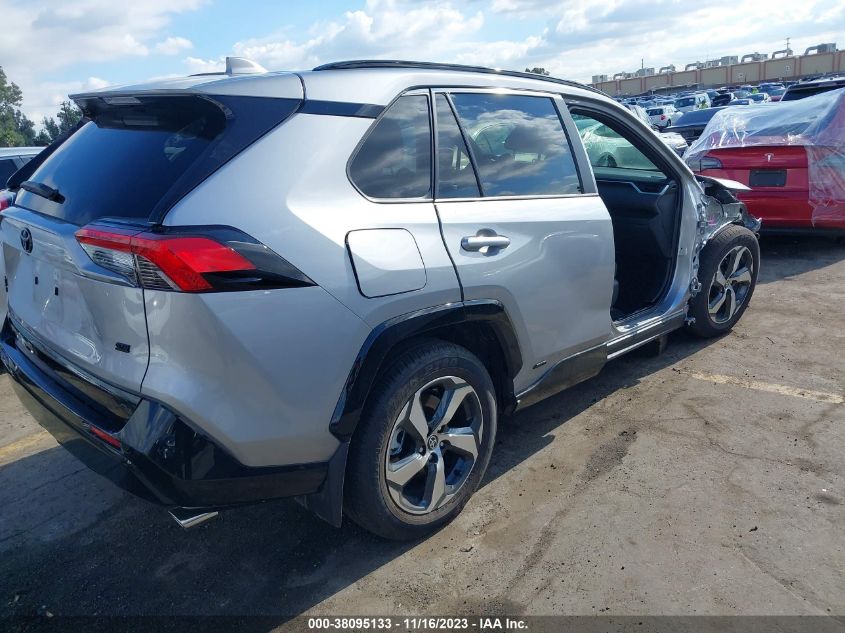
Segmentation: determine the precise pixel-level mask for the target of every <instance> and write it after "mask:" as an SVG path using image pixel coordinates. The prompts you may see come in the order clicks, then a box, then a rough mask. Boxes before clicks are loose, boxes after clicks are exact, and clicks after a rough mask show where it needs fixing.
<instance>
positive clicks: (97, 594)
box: [0, 333, 707, 630]
mask: <svg viewBox="0 0 845 633" xmlns="http://www.w3.org/2000/svg"><path fill="white" fill-rule="evenodd" d="M706 344H707V342H705V341H701V340H697V339H692V338H690V337H688V336H686V335H684V334H682V333H679V334H676V335H674V336H673V337H672V340H671V342H670V345H669V347H668V348H667V350H666V351H665V352H664V353H663V354H662V355H660V356H658V357H653V358H649V357H644V356H642V355H639V356H632V357H629V358H623V359H620V360H617V361H613V362H611V363H610V364H608V366H607V367H605V369H604V370H603V371H602V373H601V374H600V375H599V376H597V377H595V378H594V379H592V380H590V381H588V382H586V383H583V384H581V385H578V386H576V387H574V388H572V389H570V390H568V391H566V392H564V393H562V394H559V395H557V396H555V397H553V398H550V399H549V400H546V401H544V402H543V403H540V404H538V405H537V406H535V407H532V408H531V409H527V410H525V411H524V412H520V413H518V414H516V415H515V416H513V417H511V418H509V419H506V420H504V423H503V424H502V425H501V427H500V438H499V442H498V444H499V445H498V446H497V449H496V452H495V453H494V457H493V463H492V464H491V468H490V470H489V472H488V475H487V477H486V479H485V482H484V485H494V482H495V480H496V479H497V478H498V477H499V476H501V475H502V474H504V473H506V472H507V471H508V470H509V469H511V468H513V467H514V466H516V465H518V464H520V463H522V462H523V461H525V460H527V459H529V458H531V456H532V455H534V454H535V453H537V451H539V450H541V449H542V448H543V447H545V446H546V445H548V444H549V443H550V442H552V441H553V439H554V432H555V430H556V429H557V428H558V427H560V426H561V425H562V424H565V423H566V422H567V421H568V420H570V419H571V418H573V417H574V416H576V415H578V414H579V413H581V412H582V411H584V410H585V409H587V408H588V407H590V406H591V405H592V404H593V403H595V402H596V401H598V400H600V399H602V398H604V397H606V396H608V395H609V394H612V393H614V392H616V391H618V390H621V389H626V388H629V387H632V386H634V385H636V384H637V383H638V382H639V381H640V380H641V379H642V378H644V377H646V376H648V375H649V374H652V373H653V372H655V371H658V370H659V369H661V368H664V367H666V366H670V365H672V364H674V363H677V362H679V361H681V360H682V359H684V358H686V357H688V356H690V355H692V354H694V353H696V352H697V351H699V350H700V349H702V348H703V347H704V346H705V345H706ZM78 467H81V465H80V464H78V463H77V462H75V460H73V458H72V457H70V456H69V455H68V454H67V453H66V452H65V451H64V450H63V449H60V448H54V449H50V450H46V451H43V452H40V453H37V454H35V455H32V456H30V457H26V458H24V459H21V460H18V461H16V462H13V463H11V464H8V465H6V466H5V467H3V468H2V469H0V487H2V488H4V489H6V490H7V491H8V490H10V488H9V487H13V488H14V489H15V490H16V491H17V494H16V496H14V497H12V499H14V501H13V502H12V503H7V504H5V507H4V508H3V510H2V514H3V521H4V522H6V521H8V522H18V524H17V525H15V529H14V530H13V531H11V534H10V535H9V536H7V537H6V538H5V539H0V550H5V551H3V553H2V559H0V561H2V562H0V568H1V569H2V575H0V616H5V617H9V616H29V615H36V614H40V613H43V612H45V611H50V612H51V613H53V614H62V615H65V614H67V615H71V614H72V615H144V614H156V615H261V616H269V620H270V622H271V624H282V623H283V622H285V621H286V620H287V619H288V618H289V617H291V616H294V615H298V614H300V613H302V612H303V611H305V610H307V609H308V608H309V607H311V606H313V605H315V604H317V603H319V602H320V601H322V600H324V599H325V598H327V597H329V596H332V595H334V594H335V593H337V592H338V591H340V590H342V589H343V588H345V587H347V586H348V585H349V584H351V583H353V582H355V581H356V580H357V579H359V578H361V577H362V576H365V575H366V574H369V573H370V572H372V571H373V570H375V569H378V568H379V567H381V566H382V565H384V564H385V563H387V562H388V561H391V560H392V559H394V558H396V557H398V556H400V555H402V554H403V553H404V552H406V551H407V550H409V549H411V548H414V547H417V546H422V547H425V546H426V544H425V543H391V542H385V541H380V540H378V539H376V538H373V537H371V536H369V535H368V534H367V533H365V532H363V531H362V530H360V529H359V528H357V527H356V526H354V525H353V524H350V523H348V522H347V523H346V524H345V525H344V527H343V528H342V529H340V530H335V529H333V528H332V527H330V526H329V525H327V524H325V523H323V522H322V521H320V520H319V519H317V518H315V517H313V516H312V515H310V514H309V513H308V512H306V511H305V510H304V509H302V508H301V507H299V506H298V505H297V504H295V503H293V502H287V501H281V502H275V503H267V504H264V505H260V506H254V507H248V508H242V509H238V510H233V511H228V512H225V513H223V514H221V516H220V517H219V518H217V519H215V520H213V521H210V522H208V523H206V524H203V525H201V526H199V527H197V528H194V529H192V530H190V531H183V530H182V529H181V528H179V527H178V526H177V525H176V524H175V523H174V522H173V521H172V520H171V519H170V518H169V517H168V516H167V514H166V513H165V512H164V511H163V510H161V509H159V508H155V507H152V506H149V505H146V504H145V503H144V502H142V501H139V500H136V499H135V498H133V497H131V496H129V495H127V494H124V493H119V492H115V491H112V489H111V488H108V487H101V486H102V485H104V484H103V483H102V482H101V480H100V479H99V478H98V477H97V476H96V475H94V474H92V473H89V472H88V471H87V470H83V469H82V468H78ZM56 470H59V471H61V470H65V471H67V472H68V473H69V474H68V475H67V476H68V477H76V478H77V479H76V481H75V483H74V484H73V485H74V487H75V488H76V487H82V488H84V489H87V491H88V492H86V493H85V494H86V495H87V498H86V497H84V496H83V497H78V496H75V493H74V494H67V495H64V496H60V497H59V498H58V499H56V500H54V501H51V502H50V503H45V504H44V505H43V507H42V506H41V505H38V504H36V503H35V502H34V501H32V499H34V498H36V497H37V493H36V492H33V491H30V490H28V488H27V487H28V486H29V487H35V485H34V484H32V483H28V482H36V481H40V480H43V479H44V473H45V472H46V473H50V472H54V471H56ZM42 485H47V484H42ZM98 496H99V497H103V496H106V497H107V498H108V499H109V500H108V501H107V502H104V504H103V507H102V508H101V509H100V511H99V514H98V515H95V516H92V517H89V518H88V519H87V520H85V521H83V520H82V519H81V518H80V520H79V521H80V522H78V523H77V524H76V525H74V523H73V520H72V519H73V518H74V516H76V515H75V513H77V512H80V513H81V510H80V508H81V507H82V506H87V505H90V504H91V503H94V502H95V501H96V497H98ZM61 504H64V505H65V506H66V507H61V508H59V507H55V506H57V505H61ZM50 506H54V507H50ZM60 511H61V513H62V514H63V515H64V516H65V519H66V518H67V516H68V515H70V518H71V521H70V525H69V526H68V529H67V530H66V531H65V532H60V533H58V534H57V533H55V530H53V531H51V529H50V526H51V525H57V523H56V521H57V520H56V519H55V518H54V517H55V516H56V515H57V513H59V512H60ZM79 516H81V514H80V515H79ZM435 538H436V537H435ZM3 540H5V541H6V542H3ZM13 622H19V621H18V620H13ZM256 624H257V623H256ZM260 628H263V629H265V630H266V629H267V628H270V627H269V626H268V625H267V620H262V624H261V625H260Z"/></svg>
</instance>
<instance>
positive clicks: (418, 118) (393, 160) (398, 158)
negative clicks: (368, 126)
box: [349, 95, 431, 198]
mask: <svg viewBox="0 0 845 633" xmlns="http://www.w3.org/2000/svg"><path fill="white" fill-rule="evenodd" d="M349 176H350V178H351V179H352V182H354V183H355V185H356V186H357V187H358V188H359V189H360V190H361V191H362V192H363V193H364V194H366V195H368V196H370V197H372V198H425V197H429V196H430V195H431V127H430V125H429V118H428V97H426V96H424V95H412V96H406V97H400V98H399V99H397V100H396V102H395V103H394V104H393V105H392V106H390V108H389V109H388V110H387V111H386V112H385V113H384V115H383V116H382V117H381V119H379V121H378V122H377V123H376V124H375V127H374V128H373V129H372V130H371V131H370V133H369V134H368V135H367V137H366V139H365V140H364V142H363V144H362V145H361V147H360V148H359V149H358V153H357V154H356V155H355V157H354V158H353V159H352V162H351V163H350V165H349Z"/></svg>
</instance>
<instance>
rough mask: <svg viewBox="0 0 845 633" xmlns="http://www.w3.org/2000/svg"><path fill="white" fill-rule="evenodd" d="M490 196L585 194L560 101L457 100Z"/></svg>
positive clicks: (468, 96)
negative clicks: (559, 111)
mask: <svg viewBox="0 0 845 633" xmlns="http://www.w3.org/2000/svg"><path fill="white" fill-rule="evenodd" d="M451 97H452V100H453V103H454V104H455V108H456V110H457V113H458V117H459V119H460V121H461V124H462V125H463V127H464V129H465V130H466V133H467V137H468V138H469V142H470V145H471V148H470V149H471V151H472V153H473V157H474V158H475V162H476V167H477V169H478V176H479V179H480V180H481V189H482V193H483V195H485V196H533V195H561V194H574V193H580V191H581V182H580V179H579V177H578V170H577V169H576V166H575V160H574V158H573V156H572V151H571V148H570V146H569V140H568V139H567V137H566V132H565V131H564V129H563V124H562V123H561V120H560V116H559V115H558V112H557V109H556V108H555V105H554V102H553V101H552V100H551V99H550V98H548V97H534V96H523V95H510V94H488V93H458V94H453V95H451Z"/></svg>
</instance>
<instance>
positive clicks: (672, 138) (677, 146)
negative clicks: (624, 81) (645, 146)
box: [625, 105, 689, 156]
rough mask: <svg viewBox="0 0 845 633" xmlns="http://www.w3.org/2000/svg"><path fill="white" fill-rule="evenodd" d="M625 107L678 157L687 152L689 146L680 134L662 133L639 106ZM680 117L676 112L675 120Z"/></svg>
mask: <svg viewBox="0 0 845 633" xmlns="http://www.w3.org/2000/svg"><path fill="white" fill-rule="evenodd" d="M625 107H626V108H628V109H629V110H630V111H631V112H633V113H634V115H635V116H636V117H637V118H638V119H639V120H640V121H642V122H643V123H645V124H646V125H647V126H649V127H650V128H651V129H652V131H653V132H654V133H655V134H657V136H658V137H660V140H661V141H663V142H664V143H666V145H668V146H669V147H671V148H672V150H673V151H674V152H675V153H676V154H677V155H678V156H683V155H684V152H685V151H687V147H689V144H688V143H687V142H686V140H684V137H682V136H681V135H680V134H677V133H675V132H663V131H662V130H661V129H660V128H658V126H657V125H656V124H655V123H653V122H652V121H651V120H650V117H649V115H648V113H647V112H646V111H645V110H644V109H643V108H641V107H640V106H636V105H633V106H632V105H629V106H625ZM680 115H681V113H680V112H678V113H677V116H676V117H675V118H678V117H679V116H680Z"/></svg>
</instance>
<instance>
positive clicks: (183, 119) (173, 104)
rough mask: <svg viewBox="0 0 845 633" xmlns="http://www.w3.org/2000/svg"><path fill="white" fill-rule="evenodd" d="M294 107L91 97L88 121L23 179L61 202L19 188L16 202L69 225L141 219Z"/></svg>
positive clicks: (279, 102) (251, 100)
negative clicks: (54, 191)
mask: <svg viewBox="0 0 845 633" xmlns="http://www.w3.org/2000/svg"><path fill="white" fill-rule="evenodd" d="M224 101H225V103H224ZM297 104H298V100H295V99H266V98H264V99H261V98H256V97H237V98H233V97H221V98H219V99H218V98H217V97H214V98H202V97H193V96H173V97H170V96H168V97H155V98H134V97H130V98H122V99H121V105H109V104H107V103H105V102H104V101H103V100H101V99H96V100H92V102H89V103H88V104H87V107H86V115H87V116H88V117H89V118H90V120H89V121H88V122H86V123H85V124H84V125H82V127H81V128H80V129H79V130H77V131H76V132H75V133H74V134H72V135H71V136H70V138H68V139H67V140H66V141H65V142H64V143H62V144H61V145H60V146H59V147H58V148H57V149H56V150H55V152H53V154H52V155H50V156H49V158H47V159H46V160H45V161H44V163H43V164H41V165H40V166H39V167H38V168H37V169H35V171H34V172H33V173H32V175H31V176H29V178H28V179H29V180H31V181H34V182H37V183H40V184H44V185H48V186H49V187H52V188H54V189H57V190H58V191H59V193H60V194H61V196H63V198H64V202H62V203H57V202H53V201H49V200H46V199H44V198H42V197H39V196H37V195H35V194H33V193H30V192H26V191H23V190H21V191H20V192H19V194H18V197H17V200H16V204H17V205H19V206H23V207H27V208H30V209H33V210H35V211H39V212H41V213H45V214H48V215H52V216H55V217H58V218H61V219H63V220H66V221H68V222H72V223H74V224H77V225H84V224H87V223H89V222H92V221H94V220H97V219H100V218H104V217H109V218H121V219H132V220H140V221H147V220H149V219H151V217H153V216H155V215H157V213H159V212H163V211H166V209H167V208H169V206H171V205H172V204H174V203H175V202H176V201H178V199H180V198H181V197H182V196H183V195H184V194H186V193H187V192H188V191H190V190H191V189H192V188H193V187H195V186H196V185H197V184H199V183H200V182H202V180H204V179H205V178H206V177H208V175H210V174H211V173H212V172H213V171H215V170H216V169H217V168H218V167H220V166H221V165H222V164H224V163H225V162H226V161H227V160H229V159H230V158H231V157H232V156H234V155H235V154H237V153H238V152H239V151H241V150H242V149H244V148H245V147H246V146H247V145H249V144H250V143H251V142H252V141H254V140H255V139H256V138H258V137H259V136H260V135H261V134H263V133H264V132H266V131H267V130H268V129H270V128H271V127H272V126H273V125H275V124H276V123H278V122H280V120H283V119H284V118H286V117H287V116H288V115H290V114H291V113H292V112H293V110H294V109H295V107H296V105H297Z"/></svg>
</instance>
